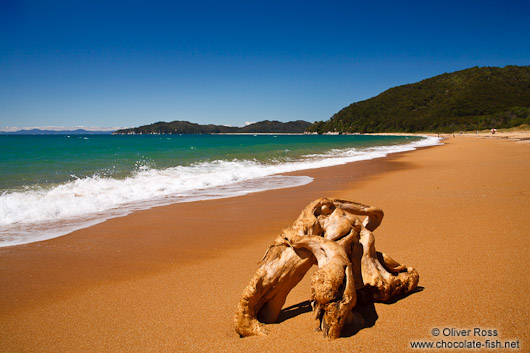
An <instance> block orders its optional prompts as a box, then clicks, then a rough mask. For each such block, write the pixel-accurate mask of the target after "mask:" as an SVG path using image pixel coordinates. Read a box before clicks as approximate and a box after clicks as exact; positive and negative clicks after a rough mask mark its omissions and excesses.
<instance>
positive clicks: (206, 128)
mask: <svg viewBox="0 0 530 353" xmlns="http://www.w3.org/2000/svg"><path fill="white" fill-rule="evenodd" d="M310 125H311V123H309V122H307V121H303V120H297V121H290V122H287V123H282V122H280V121H269V120H265V121H260V122H257V123H253V124H250V125H247V126H244V127H235V126H224V125H213V124H209V125H200V124H195V123H190V122H189V121H178V120H177V121H172V122H169V123H167V122H157V123H154V124H150V125H143V126H140V127H136V128H131V129H121V130H117V131H115V132H114V135H145V134H151V135H152V134H238V133H247V134H258V133H271V134H272V133H274V134H281V133H289V134H296V133H303V132H305V131H306V129H307V128H308V127H309V126H310Z"/></svg>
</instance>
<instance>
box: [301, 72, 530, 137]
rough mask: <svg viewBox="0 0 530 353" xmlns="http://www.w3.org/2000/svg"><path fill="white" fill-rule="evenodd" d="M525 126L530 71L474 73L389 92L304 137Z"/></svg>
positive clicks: (528, 114)
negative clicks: (314, 133)
mask: <svg viewBox="0 0 530 353" xmlns="http://www.w3.org/2000/svg"><path fill="white" fill-rule="evenodd" d="M523 124H530V66H506V67H504V68H499V67H480V68H479V67H474V68H471V69H467V70H462V71H457V72H453V73H445V74H443V75H439V76H435V77H432V78H429V79H426V80H423V81H420V82H417V83H412V84H408V85H403V86H399V87H394V88H390V89H388V90H386V91H384V92H383V93H381V94H379V95H378V96H376V97H373V98H370V99H367V100H364V101H360V102H356V103H353V104H351V105H349V106H347V107H346V108H344V109H342V110H341V111H339V112H338V113H336V114H334V115H333V116H332V117H331V118H330V119H329V120H327V121H317V122H315V123H314V124H312V125H311V126H310V127H309V128H308V131H311V132H318V133H326V132H338V133H355V132H358V133H370V132H427V131H429V132H454V131H460V130H461V131H469V130H482V129H491V128H510V127H515V126H520V125H523Z"/></svg>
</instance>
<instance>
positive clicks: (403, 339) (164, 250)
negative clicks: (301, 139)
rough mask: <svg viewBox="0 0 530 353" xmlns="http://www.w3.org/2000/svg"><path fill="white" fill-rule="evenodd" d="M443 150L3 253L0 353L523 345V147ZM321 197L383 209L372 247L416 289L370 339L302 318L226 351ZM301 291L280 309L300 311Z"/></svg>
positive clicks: (160, 211) (452, 143) (475, 143)
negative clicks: (278, 243) (476, 337)
mask: <svg viewBox="0 0 530 353" xmlns="http://www.w3.org/2000/svg"><path fill="white" fill-rule="evenodd" d="M444 143H446V145H445V146H439V147H436V148H432V147H431V148H423V149H420V150H416V151H412V152H403V153H397V154H392V155H390V156H387V157H385V158H382V159H375V160H369V161H361V162H355V163H350V164H347V165H341V166H334V167H327V168H319V169H314V170H304V171H300V172H294V173H288V174H286V175H308V176H311V177H314V178H315V180H314V182H313V183H310V184H308V185H304V186H299V187H296V188H290V189H279V190H270V191H264V192H259V193H254V194H249V195H245V196H239V197H234V198H228V199H219V200H208V201H199V202H192V203H183V204H174V205H170V206H163V207H158V208H153V209H149V210H145V211H139V212H135V213H133V214H131V215H129V216H125V217H121V218H115V219H111V220H109V221H106V222H104V223H101V224H98V225H96V226H93V227H90V228H87V229H83V230H79V231H76V232H74V233H72V234H70V235H68V236H64V237H60V238H55V239H51V240H47V241H43V242H39V243H32V244H27V245H21V246H15V247H8V248H1V249H0V269H1V271H0V283H2V286H0V288H1V289H0V298H2V302H1V305H0V312H1V313H2V315H1V316H0V351H2V352H4V351H5V352H7V351H9V352H17V351H43V352H45V351H100V352H101V351H119V350H128V351H142V352H145V351H164V350H165V351H199V350H200V351H218V350H221V351H222V350H227V351H234V350H235V351H238V350H243V351H248V350H254V351H283V350H285V349H287V348H288V347H293V346H294V347H297V348H296V350H298V351H317V350H334V351H352V350H368V351H379V350H380V351H388V350H392V349H394V350H395V349H398V350H400V351H407V350H408V346H407V344H408V342H409V341H411V340H413V339H429V338H431V339H432V338H433V337H432V336H431V335H430V330H431V329H432V328H433V327H454V328H458V329H465V328H473V327H481V328H492V329H497V330H499V333H500V339H510V338H514V339H515V338H517V339H519V340H520V341H521V342H522V344H523V346H524V344H525V342H529V341H528V339H529V337H528V333H527V332H526V331H527V330H525V327H524V326H525V325H524V322H525V320H526V318H527V317H528V316H529V315H530V312H529V309H528V308H529V307H530V306H529V304H530V302H529V299H527V298H526V296H525V295H524V293H525V292H526V290H527V289H529V288H528V287H529V286H530V285H529V284H528V281H524V280H523V281H519V280H518V279H521V278H522V279H524V278H526V273H525V272H523V268H522V266H520V262H521V259H526V258H528V245H527V244H528V241H527V239H526V236H527V234H526V233H525V232H527V231H528V229H529V221H528V219H527V216H526V214H527V212H528V210H529V209H530V205H529V201H528V199H529V195H530V190H529V189H528V186H527V185H526V184H527V183H525V182H526V181H527V175H529V174H527V173H529V172H530V166H529V162H530V153H529V150H528V146H527V145H522V144H514V143H513V142H509V141H503V140H489V139H488V140H486V139H471V138H460V135H457V137H455V138H449V139H447V140H446V141H444ZM318 197H340V198H344V199H349V200H353V201H358V202H362V203H365V204H371V205H375V206H378V207H381V208H382V209H383V210H384V211H385V214H386V216H385V219H384V220H383V223H382V225H381V227H380V228H379V229H378V230H377V231H376V232H375V236H376V244H377V247H376V248H377V249H378V250H379V251H384V252H387V253H388V254H389V255H391V256H392V257H394V258H395V259H397V260H398V261H400V262H403V263H405V264H407V265H410V266H414V267H416V268H417V270H418V272H419V273H420V286H422V287H424V290H423V291H421V292H417V293H414V294H412V295H410V296H408V297H406V298H404V299H402V300H399V301H397V302H396V303H393V304H390V305H388V304H376V306H375V309H376V312H377V315H378V316H379V319H378V320H377V321H376V323H375V325H374V327H371V328H367V329H363V330H361V331H360V332H358V333H357V334H356V335H353V336H351V337H346V338H343V339H339V340H337V341H335V342H328V341H326V340H324V339H322V337H321V335H320V334H318V333H315V332H314V331H313V328H314V326H315V324H314V322H313V321H312V320H311V314H310V313H309V312H305V311H304V310H299V312H296V313H295V314H294V315H292V316H291V317H288V318H285V319H284V320H283V321H282V322H280V323H278V324H273V325H269V329H270V331H271V334H270V335H269V336H268V337H265V338H263V337H251V338H245V339H239V338H238V337H237V334H236V333H235V332H234V331H233V329H232V317H233V314H234V312H235V307H236V305H237V302H238V300H239V296H240V294H241V291H242V290H243V288H244V286H245V285H246V284H247V283H248V281H249V280H250V278H251V276H252V274H253V273H254V271H255V270H256V268H257V266H256V262H257V261H258V260H259V259H260V258H261V256H262V255H263V253H264V252H265V250H266V248H267V247H268V245H269V244H270V243H271V242H272V241H273V239H274V237H275V236H276V235H277V234H278V233H279V232H280V231H281V229H282V228H283V227H286V226H288V225H290V224H291V223H292V222H293V221H294V219H295V218H296V217H297V216H298V214H299V212H300V211H301V210H302V209H303V208H304V207H305V205H306V204H307V203H309V202H310V201H312V200H313V199H315V198H318ZM308 283H309V282H308V276H306V278H304V280H303V281H302V282H301V283H300V284H299V285H298V286H297V287H296V288H295V289H294V290H293V292H292V293H291V295H290V296H289V298H288V301H287V303H286V307H288V306H290V305H296V304H299V303H302V302H304V301H306V300H307V299H308V296H309V284H308ZM419 317H421V318H422V319H421V320H420V319H419ZM376 342H377V343H376ZM374 345H376V346H375V347H374ZM393 347H396V348H393Z"/></svg>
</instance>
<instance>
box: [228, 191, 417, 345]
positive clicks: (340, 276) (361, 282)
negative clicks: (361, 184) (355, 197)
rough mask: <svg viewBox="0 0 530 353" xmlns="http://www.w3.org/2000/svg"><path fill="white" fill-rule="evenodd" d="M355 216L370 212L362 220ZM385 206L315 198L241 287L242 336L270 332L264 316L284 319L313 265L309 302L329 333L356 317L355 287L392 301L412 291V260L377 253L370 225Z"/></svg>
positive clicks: (239, 318) (237, 327)
mask: <svg viewBox="0 0 530 353" xmlns="http://www.w3.org/2000/svg"><path fill="white" fill-rule="evenodd" d="M357 216H366V218H365V219H364V221H361V220H360V219H359V218H358V217H357ZM382 219H383V211H382V210H381V209H379V208H377V207H373V206H368V205H363V204H360V203H356V202H351V201H346V200H340V199H327V198H322V199H318V200H315V201H313V202H311V203H310V204H309V205H308V206H307V207H306V208H305V209H304V210H303V211H302V213H301V214H300V216H299V217H298V218H297V219H296V220H295V222H294V223H293V225H292V226H290V227H288V228H286V229H284V230H283V232H282V233H281V234H280V235H279V236H278V237H277V238H276V240H275V241H274V244H272V245H271V246H270V247H269V249H268V250H267V252H266V253H265V255H264V256H263V259H262V260H261V261H260V267H259V268H258V270H257V271H256V273H255V275H254V276H253V277H252V279H251V281H250V283H249V284H248V286H247V287H246V288H245V290H244V291H243V294H242V296H241V299H240V301H239V304H238V308H237V312H236V315H235V317H234V326H235V330H236V332H237V333H238V334H239V335H240V336H241V337H245V336H252V335H265V334H266V333H267V331H266V329H265V327H264V326H263V324H262V323H272V322H275V321H277V320H278V317H279V315H280V312H281V309H282V307H283V305H284V304H285V300H286V298H287V295H288V294H289V292H290V291H291V290H292V289H293V288H294V287H295V286H296V285H297V284H298V283H299V282H300V281H301V280H302V278H303V277H304V275H305V273H306V272H307V271H308V270H309V269H310V268H311V266H313V265H315V264H316V265H318V270H317V271H316V272H315V273H314V274H313V276H312V278H311V305H312V307H313V312H314V315H315V319H317V320H319V321H320V324H319V327H318V329H319V330H321V331H322V332H323V334H324V337H327V338H330V339H335V338H338V337H340V334H341V331H342V328H343V327H344V325H346V324H348V323H351V322H352V321H353V320H354V317H355V315H354V314H353V312H352V309H353V308H354V306H355V304H356V302H357V294H358V293H359V294H361V291H362V292H363V293H364V292H368V293H370V295H371V296H372V298H373V299H374V300H378V301H388V300H390V299H392V298H395V297H396V296H399V295H402V294H406V293H410V292H411V291H413V290H414V289H415V288H416V287H417V285H418V281H419V275H418V273H417V272H416V270H415V269H414V268H412V267H406V266H405V265H402V264H399V263H398V262H397V261H395V260H393V259H392V258H390V257H389V256H387V255H385V254H383V253H380V252H376V250H375V238H374V236H373V234H372V232H373V231H374V230H375V229H376V228H377V227H378V226H379V225H380V224H381V221H382Z"/></svg>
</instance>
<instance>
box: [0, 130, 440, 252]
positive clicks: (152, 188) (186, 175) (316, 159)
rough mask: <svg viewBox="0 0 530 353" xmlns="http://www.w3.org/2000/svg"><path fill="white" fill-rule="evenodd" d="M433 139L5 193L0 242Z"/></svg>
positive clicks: (248, 187)
mask: <svg viewBox="0 0 530 353" xmlns="http://www.w3.org/2000/svg"><path fill="white" fill-rule="evenodd" d="M438 144H440V140H439V139H438V138H434V137H426V138H424V139H422V140H419V141H415V142H412V143H410V144H405V145H394V146H381V147H371V148H365V149H355V148H353V149H345V150H332V151H330V152H328V153H325V154H313V155H306V156H304V157H303V158H302V159H300V160H296V161H290V162H277V163H267V164H265V163H260V162H257V161H252V160H233V161H220V160H219V161H213V162H203V163H197V164H193V165H190V166H177V167H173V168H167V169H161V170H160V169H149V168H141V169H140V170H139V171H138V172H136V173H135V174H134V175H132V176H130V177H128V178H125V179H114V178H109V177H100V176H93V177H88V178H82V179H76V180H74V181H71V182H68V183H64V184H62V185H58V186H55V187H53V188H51V189H35V190H26V191H14V192H5V193H3V194H2V195H0V246H11V245H18V244H25V243H31V242H35V241H40V240H45V239H50V238H54V237H58V236H61V235H64V234H67V233H69V232H71V231H73V230H76V229H80V228H83V227H86V226H90V225H93V224H96V223H99V222H102V221H103V220H106V219H109V218H112V217H118V216H123V215H126V214H128V213H130V212H132V211H134V210H140V209H147V208H150V207H154V206H159V205H165V204H170V203H177V202H190V201H196V200H205V199H214V198H224V197H233V196H239V195H244V194H248V193H251V192H258V191H264V190H270V189H278V188H286V187H294V186H300V185H304V184H307V183H310V182H311V180H312V178H310V177H303V176H302V177H294V176H289V177H288V176H281V175H278V174H281V173H287V172H292V171H298V170H304V169H312V168H321V167H328V166H333V165H339V164H345V163H350V162H355V161H360V160H368V159H374V158H380V157H384V156H386V155H387V154H389V153H396V152H405V151H411V150H414V149H416V148H418V147H424V146H433V145H438Z"/></svg>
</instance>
